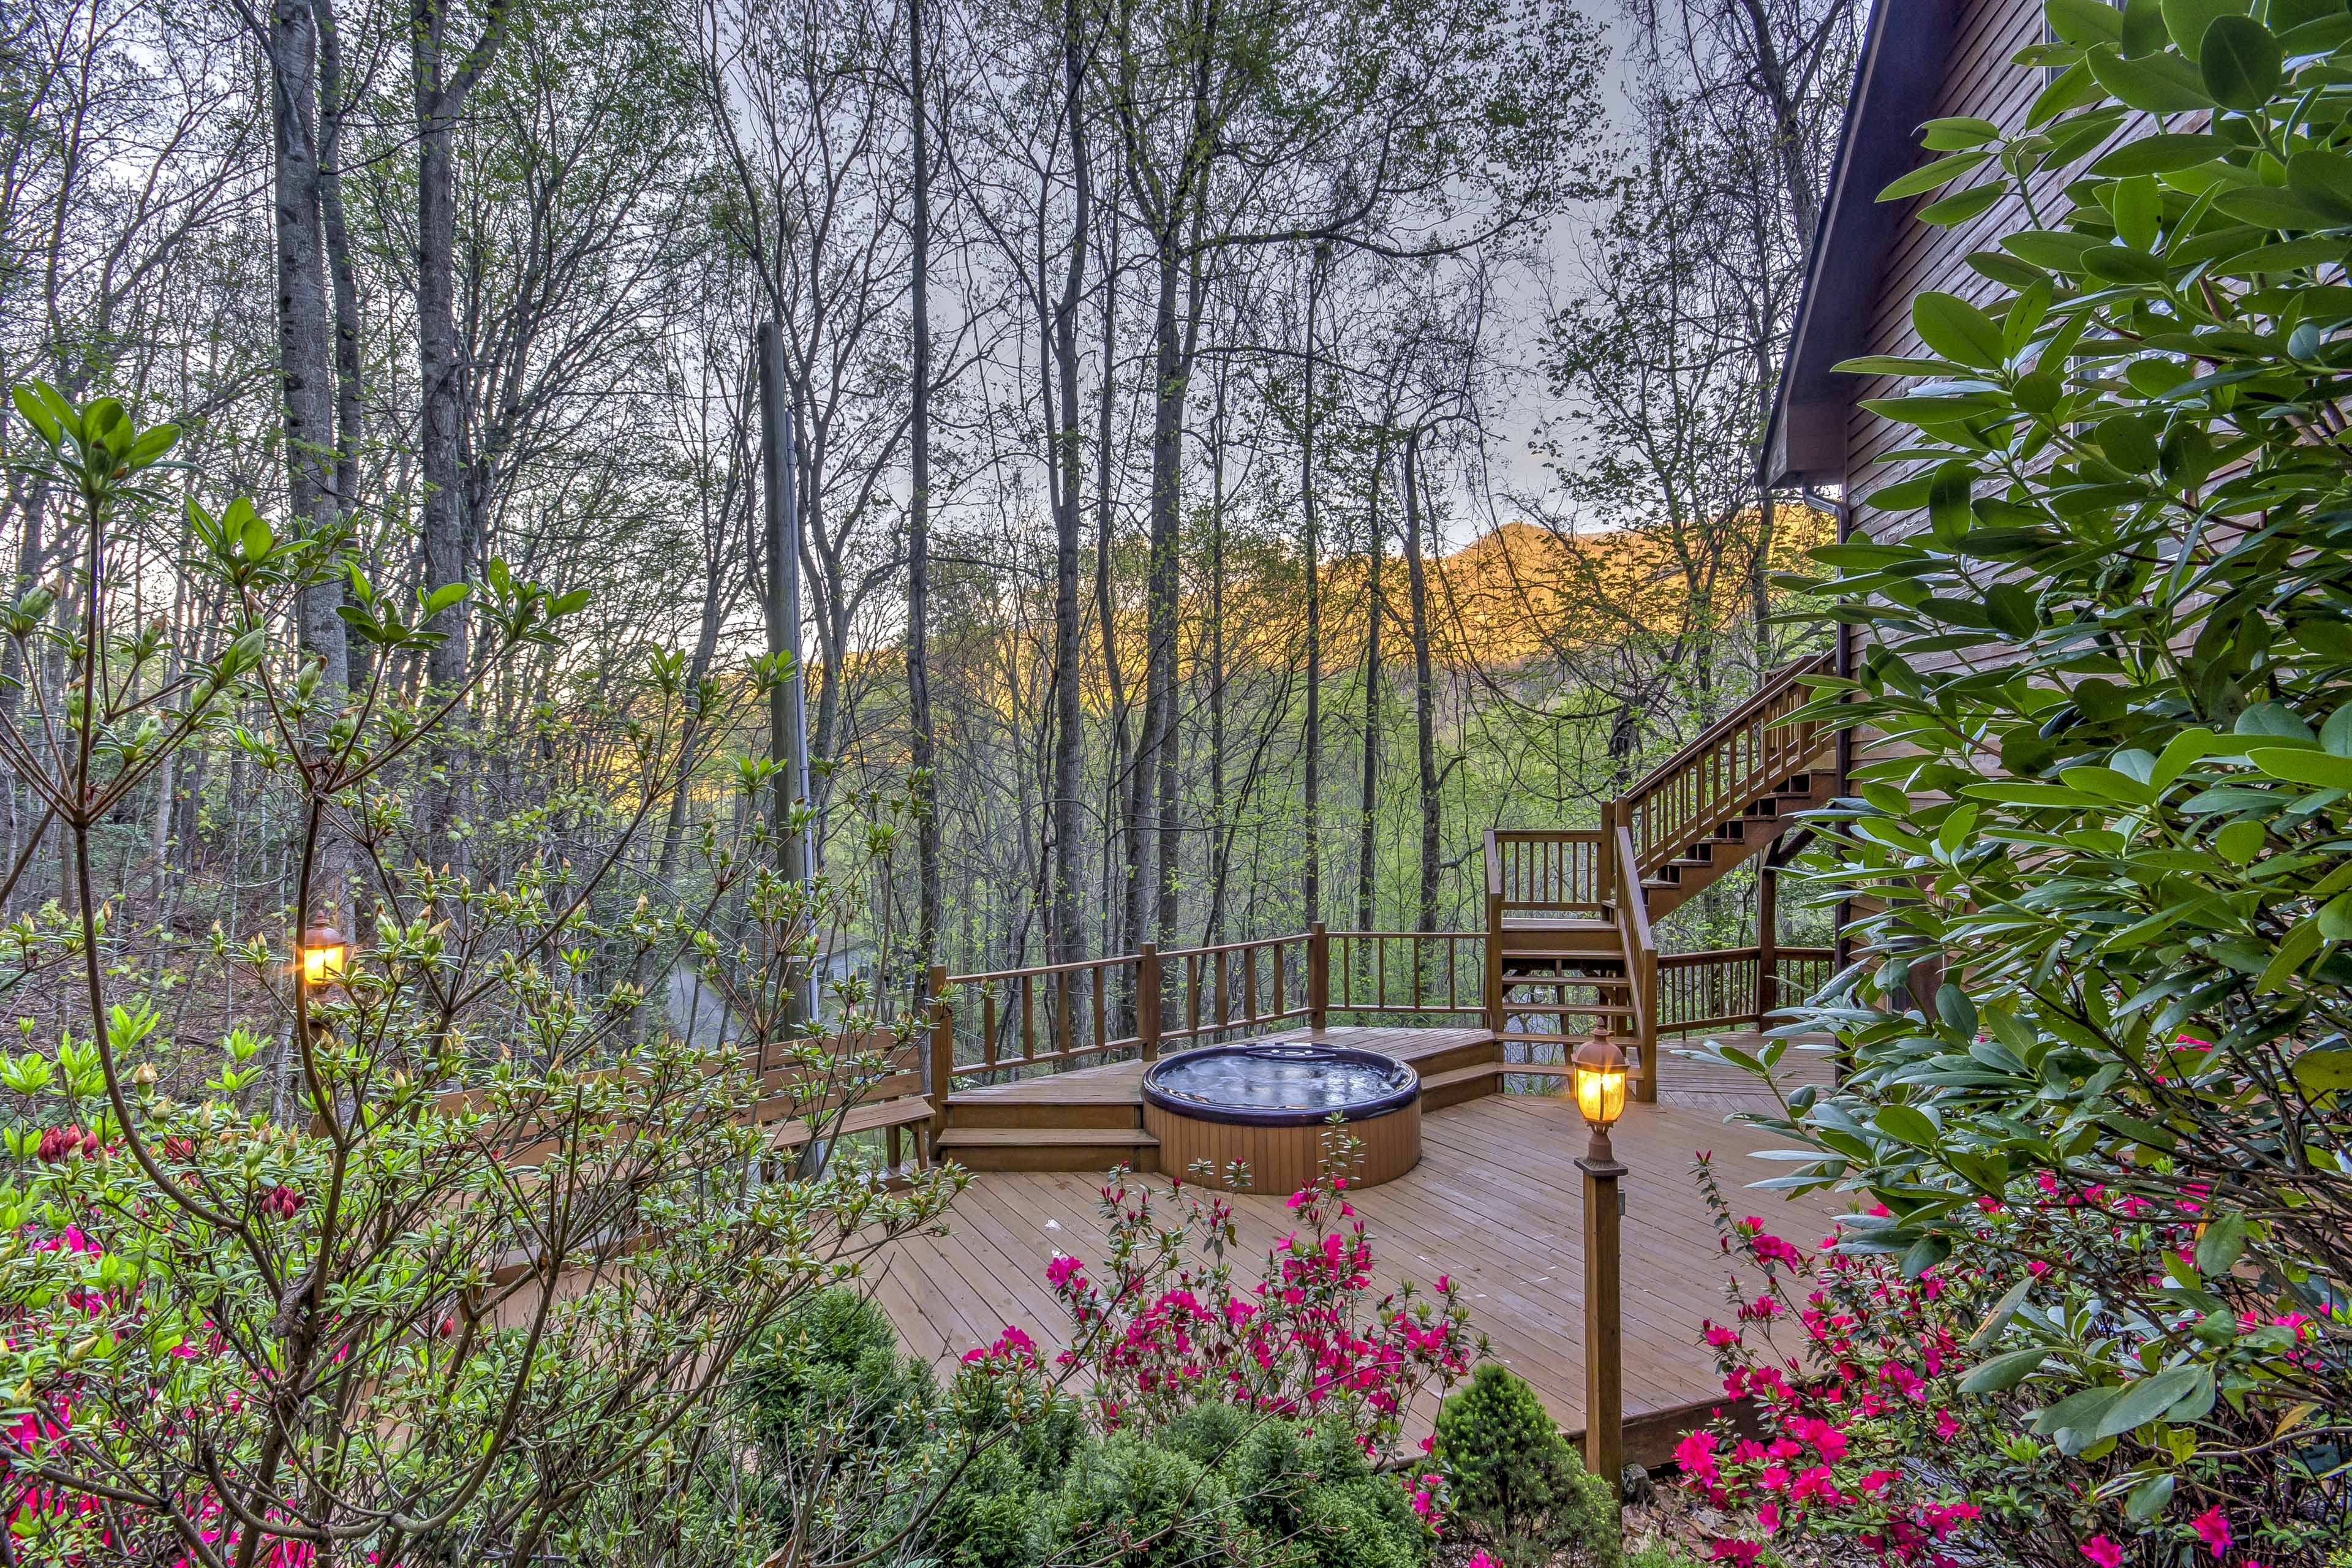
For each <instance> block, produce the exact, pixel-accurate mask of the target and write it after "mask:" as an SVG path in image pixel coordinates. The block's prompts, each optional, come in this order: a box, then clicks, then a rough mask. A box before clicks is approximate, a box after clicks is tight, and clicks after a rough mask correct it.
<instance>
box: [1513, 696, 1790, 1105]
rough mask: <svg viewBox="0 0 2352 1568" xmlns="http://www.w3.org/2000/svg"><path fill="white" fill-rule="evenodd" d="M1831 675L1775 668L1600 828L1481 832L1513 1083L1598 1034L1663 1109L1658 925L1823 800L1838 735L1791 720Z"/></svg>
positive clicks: (1557, 1073)
mask: <svg viewBox="0 0 2352 1568" xmlns="http://www.w3.org/2000/svg"><path fill="white" fill-rule="evenodd" d="M1828 668H1829V659H1828V656H1826V655H1824V656H1822V657H1820V658H1811V659H1807V660H1804V661H1802V662H1801V663H1798V664H1793V665H1790V666H1787V667H1785V668H1781V669H1780V670H1777V671H1775V672H1774V673H1773V674H1772V675H1771V677H1770V678H1769V679H1767V680H1766V681H1765V682H1764V684H1763V686H1762V687H1760V688H1759V689H1758V690H1757V692H1756V693H1755V695H1754V696H1752V697H1750V698H1748V700H1747V701H1745V702H1743V703H1741V704H1740V705H1739V706H1738V708H1736V709H1734V710H1732V711H1730V712H1729V713H1727V714H1725V715H1724V716H1723V717H1722V718H1721V719H1719V720H1717V721H1716V722H1714V723H1713V724H1711V725H1709V726H1708V727H1707V728H1706V731H1705V732H1703V733H1702V734H1700V735H1699V736H1698V737H1697V738H1696V740H1694V741H1692V742H1691V743H1690V744H1689V745H1687V746H1685V747H1684V748H1683V749H1682V750H1681V751H1679V752H1675V754H1674V755H1673V756H1672V757H1669V758H1668V759H1666V761H1665V762H1664V763H1661V764H1659V765H1658V766H1657V767H1655V768H1654V769H1652V770H1651V771H1650V772H1649V773H1646V774H1644V775H1643V778H1642V779H1641V780H1640V781H1639V782H1637V783H1636V784H1633V787H1632V788H1630V789H1629V790H1627V791H1626V792H1625V794H1624V795H1622V796H1621V797H1620V798H1618V799H1616V800H1614V801H1611V802H1609V803H1608V804H1607V805H1605V806H1603V808H1602V812H1601V826H1599V827H1597V828H1582V829H1572V830H1566V831H1557V832H1528V831H1519V830H1497V831H1495V832H1491V833H1489V834H1487V835H1486V1015H1487V1025H1488V1027H1489V1028H1491V1029H1492V1030H1493V1031H1494V1033H1495V1035H1496V1038H1497V1040H1498V1041H1499V1042H1500V1043H1501V1045H1502V1046H1503V1047H1504V1052H1505V1056H1506V1058H1507V1060H1508V1062H1509V1064H1510V1065H1509V1068H1508V1070H1509V1071H1511V1072H1513V1073H1525V1074H1528V1075H1530V1076H1538V1077H1547V1076H1548V1077H1562V1076H1565V1075H1566V1073H1567V1072H1568V1068H1567V1065H1566V1063H1567V1061H1568V1058H1569V1054H1570V1051H1572V1050H1573V1049H1574V1047H1576V1046H1577V1045H1579V1044H1580V1043H1582V1042H1583V1041H1584V1040H1586V1039H1589V1038H1591V1037H1593V1036H1595V1035H1599V1034H1603V1033H1605V1034H1607V1035H1609V1036H1610V1037H1612V1038H1614V1039H1616V1040H1618V1041H1620V1042H1621V1043H1623V1044H1625V1045H1626V1046H1627V1047H1629V1054H1630V1055H1632V1056H1633V1063H1634V1076H1633V1092H1634V1094H1635V1096H1636V1098H1638V1099H1641V1100H1654V1099H1656V1098H1657V1091H1658V1078H1657V1057H1658V1033H1659V1028H1658V1026H1659V1016H1658V950H1657V942H1656V938H1655V936H1654V933H1653V930H1652V927H1653V922H1654V921H1657V920H1659V919H1661V918H1663V917H1664V916H1665V915H1666V914H1668V913H1670V912H1672V911H1673V910H1675V908H1676V907H1677V906H1679V905H1680V904H1682V903H1683V902H1685V900H1688V899H1690V898H1692V897H1693V896H1695V895H1696V894H1697V893H1699V892H1701V891H1703V890H1704V889H1706V888H1707V887H1708V886H1709V885H1710V884H1712V883H1714V882H1715V881H1716V880H1717V879H1719V878H1721V877H1722V876H1723V875H1724V874H1725V873H1727V872H1728V871H1730V870H1731V869H1732V868H1734V867H1737V866H1738V865H1740V864H1741V863H1742V862H1744V861H1747V860H1749V859H1752V858H1755V857H1756V856H1758V855H1759V854H1762V853H1763V852H1764V851H1765V850H1766V849H1767V848H1769V847H1770V846H1771V845H1772V843H1773V842H1774V841H1775V840H1776V839H1778V838H1779V837H1780V836H1781V835H1782V834H1784V833H1786V832H1787V831H1788V830H1789V828H1790V826H1791V824H1792V822H1793V820H1794V818H1795V816H1796V815H1797V814H1798V813H1800V812H1802V811H1805V810H1809V809H1811V807H1813V806H1816V805H1822V804H1823V803H1824V802H1825V801H1826V800H1827V798H1828V795H1829V791H1830V788H1831V780H1830V776H1829V773H1827V772H1826V769H1827V766H1828V764H1829V763H1830V762H1831V747H1832V737H1831V735H1830V734H1829V732H1828V731H1825V730H1823V729H1822V726H1821V725H1820V724H1819V723H1818V722H1816V721H1798V720H1796V719H1794V718H1793V717H1792V715H1794V714H1795V713H1796V712H1797V711H1798V710H1800V709H1801V708H1803V707H1804V706H1805V704H1806V703H1808V702H1809V701H1810V700H1811V689H1809V688H1807V687H1806V686H1804V685H1803V684H1801V683H1802V681H1803V679H1804V678H1805V677H1807V676H1809V675H1816V674H1821V673H1823V672H1825V671H1826V670H1827V669H1828ZM1555 1055H1556V1058H1557V1059H1549V1058H1553V1057H1554V1056H1555Z"/></svg>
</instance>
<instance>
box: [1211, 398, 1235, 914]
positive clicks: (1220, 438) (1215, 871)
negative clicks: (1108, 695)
mask: <svg viewBox="0 0 2352 1568" xmlns="http://www.w3.org/2000/svg"><path fill="white" fill-rule="evenodd" d="M1208 622H1209V624H1208V626H1207V631H1208V634H1209V637H1208V640H1209V810H1210V812H1211V814H1212V820H1211V821H1210V823H1209V824H1208V826H1209V829H1210V832H1211V834H1212V835H1213V838H1214V842H1215V846H1216V847H1215V849H1214V851H1213V865H1212V867H1211V869H1210V874H1209V916H1208V922H1207V925H1206V926H1205V927H1204V931H1205V938H1204V940H1205V941H1206V942H1208V943H1209V945H1211V946H1214V945H1216V944H1217V943H1218V942H1222V941H1223V931H1224V924H1225V897H1224V894H1225V867H1224V857H1225V846H1226V845H1227V844H1228V843H1229V842H1231V839H1230V837H1228V825H1229V824H1230V823H1231V822H1232V821H1233V817H1234V808H1233V805H1232V804H1231V803H1230V802H1228V801H1227V800H1226V799H1225V363H1224V362H1223V361H1222V360H1220V361H1219V362H1218V363H1217V403H1216V411H1215V412H1214V413H1213V415H1211V416H1210V419H1209V614H1208Z"/></svg>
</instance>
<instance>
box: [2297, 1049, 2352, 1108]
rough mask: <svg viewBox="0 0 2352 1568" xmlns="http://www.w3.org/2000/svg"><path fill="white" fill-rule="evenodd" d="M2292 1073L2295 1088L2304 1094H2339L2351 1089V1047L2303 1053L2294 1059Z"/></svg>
mask: <svg viewBox="0 0 2352 1568" xmlns="http://www.w3.org/2000/svg"><path fill="white" fill-rule="evenodd" d="M2294 1081H2295V1085H2296V1087H2297V1088H2299V1089H2302V1090H2303V1092H2304V1093H2305V1094H2308V1095H2312V1096H2314V1097H2316V1096H2319V1095H2323V1094H2341V1093H2343V1092H2344V1091H2345V1090H2346V1089H2352V1047H2344V1046H2330V1047H2327V1048H2326V1049H2325V1050H2317V1051H2305V1052H2304V1053H2303V1055H2301V1056H2299V1057H2297V1058H2294Z"/></svg>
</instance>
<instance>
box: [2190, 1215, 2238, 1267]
mask: <svg viewBox="0 0 2352 1568" xmlns="http://www.w3.org/2000/svg"><path fill="white" fill-rule="evenodd" d="M2245 1250H2246V1221H2245V1218H2244V1216H2243V1215H2237V1214H2221V1215H2215V1216H2214V1217H2213V1218H2211V1219H2210V1220H2208V1221H2206V1222H2205V1233H2204V1234H2203V1235H2202V1236H2200V1237H2198V1238H2197V1272H2198V1273H2200V1274H2202V1275H2205V1276H2207V1277H2208V1278H2210V1277H2211V1276H2213V1275H2216V1274H2226V1273H2228V1272H2229V1271H2230V1270H2231V1268H2233V1267H2235V1266H2236V1264H2237V1261H2238V1259H2239V1258H2241V1257H2242V1256H2243V1255H2244V1253H2245Z"/></svg>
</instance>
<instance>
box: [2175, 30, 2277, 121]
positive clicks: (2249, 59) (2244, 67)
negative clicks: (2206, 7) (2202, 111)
mask: <svg viewBox="0 0 2352 1568" xmlns="http://www.w3.org/2000/svg"><path fill="white" fill-rule="evenodd" d="M2285 64H2286V56H2285V53H2284V50H2282V49H2281V48H2280V47H2279V41H2278V40H2277V39H2276V38H2274V37H2271V33H2270V29H2269V28H2267V27H2265V26H2263V25H2262V24H2261V23H2260V22H2257V21H2255V20H2254V19H2253V18H2252V17H2251V16H2216V17H2214V18H2213V22H2212V25H2211V26H2209V27H2207V28H2206V29H2205V42H2204V44H2203V46H2202V47H2200V50H2199V51H2198V59H2197V70H2198V75H2199V77H2200V79H2201V80H2202V81H2203V82H2204V84H2205V90H2206V91H2207V92H2210V93H2211V94H2212V95H2213V101H2214V102H2216V103H2218V104H2220V105H2221V107H2222V108H2224V109H2235V110H2256V109H2260V108H2261V107H2262V106H2263V102H2264V101H2265V100H2268V99H2269V97H2270V96H2271V94H2272V93H2273V92H2276V91H2277V90H2278V85H2279V79H2280V78H2281V77H2282V76H2284V74H2285Z"/></svg>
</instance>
